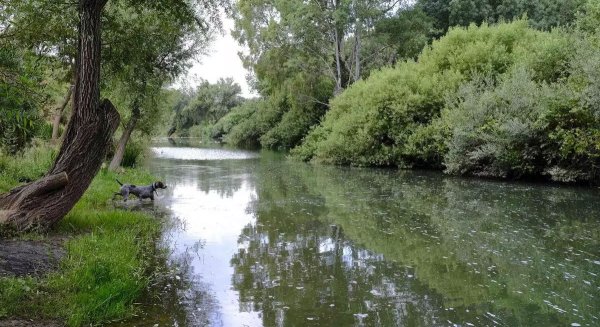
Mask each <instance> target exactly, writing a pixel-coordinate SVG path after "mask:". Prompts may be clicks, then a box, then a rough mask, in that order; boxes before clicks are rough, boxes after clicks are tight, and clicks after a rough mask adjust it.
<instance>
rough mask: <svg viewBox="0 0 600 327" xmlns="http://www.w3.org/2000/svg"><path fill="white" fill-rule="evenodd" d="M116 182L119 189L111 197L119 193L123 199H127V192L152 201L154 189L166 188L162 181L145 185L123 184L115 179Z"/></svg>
mask: <svg viewBox="0 0 600 327" xmlns="http://www.w3.org/2000/svg"><path fill="white" fill-rule="evenodd" d="M116 181H117V183H119V185H121V189H120V190H119V192H115V195H114V196H113V199H114V198H115V196H117V195H121V196H122V197H123V201H127V198H128V197H129V194H133V195H135V196H136V197H138V198H139V199H140V201H141V200H143V199H148V198H149V199H150V200H152V201H154V193H156V190H157V189H159V188H162V189H165V188H167V186H166V185H165V184H163V182H160V181H158V182H154V183H152V184H150V185H146V186H135V185H132V184H123V183H121V182H119V180H118V179H117V180H116Z"/></svg>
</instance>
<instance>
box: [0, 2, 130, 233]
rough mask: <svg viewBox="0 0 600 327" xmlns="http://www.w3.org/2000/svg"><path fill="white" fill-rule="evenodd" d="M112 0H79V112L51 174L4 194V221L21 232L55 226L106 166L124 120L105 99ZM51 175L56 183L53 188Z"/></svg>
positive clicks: (0, 206)
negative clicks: (104, 23)
mask: <svg viewBox="0 0 600 327" xmlns="http://www.w3.org/2000/svg"><path fill="white" fill-rule="evenodd" d="M106 2H107V0H79V8H78V9H79V18H80V23H79V42H78V56H77V60H76V63H75V65H76V70H77V73H76V81H75V89H74V91H73V92H74V101H73V112H72V113H71V118H70V120H69V123H68V125H67V129H66V131H65V135H64V139H63V143H62V146H61V148H60V151H59V153H58V157H57V158H56V160H55V162H54V165H53V166H52V168H51V169H50V170H49V171H48V173H47V174H46V177H44V178H42V180H38V181H36V182H33V183H30V184H26V185H23V186H20V187H18V188H16V189H13V190H11V191H10V192H8V193H6V194H3V195H0V224H8V225H11V226H14V227H15V228H16V229H17V230H21V231H24V230H32V229H41V230H44V229H47V228H49V227H51V226H52V225H54V224H55V223H57V222H58V221H60V220H61V219H62V218H63V217H64V216H65V215H66V214H67V213H68V212H69V211H70V210H71V208H73V206H74V205H75V203H77V201H78V200H79V199H80V198H81V196H82V195H83V193H84V192H85V190H86V189H87V188H88V186H89V185H90V183H91V181H92V179H93V178H94V176H95V175H96V173H97V172H98V170H99V169H100V166H101V164H102V161H103V160H104V157H105V156H106V152H107V149H108V147H109V146H110V142H111V138H112V135H113V134H114V132H115V130H116V128H117V126H118V124H119V114H118V112H117V111H116V109H115V108H114V106H113V105H112V104H111V103H110V101H108V100H103V101H102V102H101V103H100V99H99V97H100V86H99V79H100V45H101V44H100V15H101V12H102V9H103V8H104V5H105V4H106ZM61 176H62V177H61ZM63 177H64V178H63ZM45 179H50V180H52V181H54V182H52V183H50V184H49V185H51V187H49V186H48V183H47V181H46V182H43V181H44V180H45ZM56 180H58V181H59V182H56ZM44 185H46V186H44Z"/></svg>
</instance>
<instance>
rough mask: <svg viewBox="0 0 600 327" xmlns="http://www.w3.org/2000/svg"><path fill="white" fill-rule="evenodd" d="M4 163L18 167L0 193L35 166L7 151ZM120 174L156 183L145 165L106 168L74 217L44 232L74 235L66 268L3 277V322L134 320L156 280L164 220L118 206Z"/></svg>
mask: <svg viewBox="0 0 600 327" xmlns="http://www.w3.org/2000/svg"><path fill="white" fill-rule="evenodd" d="M41 152H44V153H45V155H44V154H40V155H41V156H42V157H43V156H51V153H52V151H46V150H42V151H41ZM13 160H19V158H13ZM42 161H43V160H41V161H40V162H42ZM48 162H51V160H50V161H48ZM1 164H3V165H4V166H0V168H2V167H9V169H12V171H9V172H8V173H5V172H6V171H7V170H6V168H5V169H2V170H0V171H3V172H2V177H1V180H2V183H3V184H0V191H5V190H6V189H7V188H10V187H13V186H15V184H17V183H18V181H19V178H20V176H22V175H24V174H25V173H28V172H31V171H35V170H31V169H30V168H31V167H28V165H29V162H26V161H24V162H23V165H15V162H13V161H11V160H10V158H9V157H7V156H3V157H1V158H0V165H1ZM46 169H47V167H46ZM39 171H42V172H43V171H45V169H42V168H40V169H39ZM35 175H36V174H35V173H31V175H29V176H32V177H33V178H36V176H35ZM37 177H39V176H37ZM115 178H118V179H119V180H122V181H132V182H136V183H150V182H151V181H152V180H153V178H152V176H150V175H149V174H148V173H145V172H142V171H140V170H127V171H126V172H124V173H120V174H115V173H111V172H107V171H104V170H102V171H100V172H99V173H98V175H97V176H96V178H95V179H94V181H93V182H92V184H91V186H90V188H89V189H88V190H87V191H86V193H85V194H84V196H83V197H82V198H81V200H80V201H79V202H78V203H77V205H76V206H75V207H74V208H73V210H71V212H70V213H69V214H68V215H67V217H65V218H64V219H63V220H62V221H61V222H60V224H59V225H58V226H57V227H56V228H55V229H54V230H52V231H51V232H50V233H49V234H48V235H44V236H42V238H51V237H55V236H58V237H64V238H66V239H67V241H66V242H65V249H66V252H67V254H66V256H65V257H64V258H63V259H62V261H61V263H60V268H59V270H58V271H56V272H52V273H50V274H48V275H47V276H45V277H43V278H33V277H27V278H15V277H8V278H6V277H5V278H0V319H1V318H6V317H13V318H14V317H21V318H27V319H35V318H40V319H58V320H62V321H65V322H66V323H67V324H68V325H69V326H82V325H97V324H100V323H103V322H108V321H111V320H115V319H122V318H126V317H128V316H130V315H131V314H132V313H133V312H134V308H133V303H134V301H136V300H138V299H139V298H140V296H141V294H142V292H143V291H144V289H146V287H147V286H148V284H149V283H150V281H151V279H152V277H153V274H152V271H153V264H154V263H155V262H156V261H155V258H156V255H157V248H156V245H155V241H156V238H157V237H158V235H159V233H160V222H159V220H158V219H156V218H155V217H152V216H150V215H149V214H147V213H143V212H132V211H125V210H122V209H116V208H114V207H113V206H112V204H111V198H112V195H113V192H114V191H116V190H118V184H117V183H116V182H115ZM11 184H12V185H11Z"/></svg>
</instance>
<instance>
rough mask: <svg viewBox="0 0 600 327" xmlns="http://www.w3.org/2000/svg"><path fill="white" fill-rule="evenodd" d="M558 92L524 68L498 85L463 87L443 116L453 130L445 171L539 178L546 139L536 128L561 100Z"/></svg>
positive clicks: (484, 81)
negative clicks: (558, 100)
mask: <svg viewBox="0 0 600 327" xmlns="http://www.w3.org/2000/svg"><path fill="white" fill-rule="evenodd" d="M558 91H560V90H557V89H556V88H553V87H549V86H548V85H546V84H538V83H537V82H535V81H534V80H533V77H532V74H531V73H530V72H528V71H527V70H525V69H523V68H520V69H517V70H515V71H514V72H511V73H510V74H507V75H506V76H504V77H503V79H502V80H501V81H499V82H498V85H495V83H494V82H493V81H492V80H490V79H478V80H475V81H473V82H472V83H469V84H466V85H463V86H462V87H461V88H460V90H459V91H458V93H457V95H456V99H455V100H450V101H449V103H448V106H447V107H446V109H445V110H444V112H443V113H442V120H443V121H445V123H446V124H447V125H448V126H449V127H450V129H451V136H450V137H449V138H448V140H447V147H448V153H447V154H446V155H445V158H444V164H445V166H446V171H447V172H448V173H451V174H473V175H478V176H486V177H503V178H506V177H522V176H532V175H540V174H541V173H542V171H541V170H540V169H543V164H541V163H543V153H542V151H541V148H540V145H541V144H542V142H543V141H544V138H543V133H542V130H541V128H540V126H538V125H537V124H536V122H537V121H538V120H539V119H540V118H541V117H542V116H543V115H544V113H545V111H546V110H547V108H548V107H549V106H551V104H552V102H553V101H555V99H556V97H560V95H558V94H557V92H558Z"/></svg>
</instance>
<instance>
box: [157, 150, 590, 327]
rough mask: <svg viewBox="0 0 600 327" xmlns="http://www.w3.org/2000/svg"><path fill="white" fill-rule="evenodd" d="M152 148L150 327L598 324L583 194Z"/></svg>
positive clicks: (268, 156) (237, 153) (273, 157)
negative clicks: (160, 264)
mask: <svg viewBox="0 0 600 327" xmlns="http://www.w3.org/2000/svg"><path fill="white" fill-rule="evenodd" d="M152 150H153V153H154V157H153V158H152V160H150V161H149V163H148V165H147V166H148V168H149V169H150V171H151V172H152V173H153V174H154V175H156V176H160V177H161V178H163V180H164V181H165V182H166V184H167V185H168V186H169V188H168V189H167V190H159V192H160V198H159V199H157V201H156V203H155V206H159V207H160V208H161V209H163V210H165V211H166V212H167V213H168V214H169V215H170V216H171V217H173V219H174V221H176V222H179V224H176V227H173V228H172V229H171V230H169V231H168V232H167V233H166V236H165V240H166V243H167V246H168V248H169V249H170V258H171V264H172V265H174V266H177V267H179V268H178V269H180V272H179V273H178V275H176V279H177V281H180V280H181V282H180V283H178V284H177V286H173V287H174V292H176V293H177V294H178V299H179V300H178V302H177V303H176V306H177V308H171V309H168V310H166V312H163V314H162V315H163V319H161V320H160V324H159V325H161V326H165V325H171V326H600V276H599V275H600V190H599V189H597V188H571V187H564V186H556V185H545V184H525V183H509V182H497V181H486V180H479V179H464V178H453V177H447V176H444V175H442V174H440V173H435V172H419V171H416V172H415V171H398V170H388V169H385V170H384V169H362V168H340V167H328V166H318V165H309V164H304V163H297V162H292V161H289V160H285V158H284V157H283V156H282V155H280V154H275V153H271V152H266V151H263V152H249V151H241V150H232V149H226V148H221V147H216V146H212V147H203V146H190V145H186V146H182V145H173V144H168V143H166V142H165V143H164V144H162V143H159V144H156V146H155V147H153V148H152ZM168 286H169V287H171V285H168ZM150 325H152V326H154V324H152V323H151V324H150Z"/></svg>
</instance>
